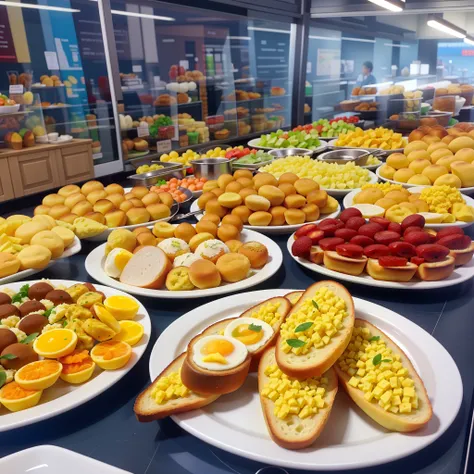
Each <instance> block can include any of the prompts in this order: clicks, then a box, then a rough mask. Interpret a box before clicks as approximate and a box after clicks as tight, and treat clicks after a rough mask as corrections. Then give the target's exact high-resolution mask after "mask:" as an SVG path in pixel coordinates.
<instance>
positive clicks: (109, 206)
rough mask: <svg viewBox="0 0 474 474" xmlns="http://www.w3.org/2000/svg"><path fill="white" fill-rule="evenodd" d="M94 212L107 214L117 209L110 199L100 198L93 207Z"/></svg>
mask: <svg viewBox="0 0 474 474" xmlns="http://www.w3.org/2000/svg"><path fill="white" fill-rule="evenodd" d="M92 209H93V210H94V212H100V213H101V214H107V212H110V211H113V210H114V209H116V207H115V205H114V203H113V202H112V201H109V200H108V199H99V200H98V201H97V202H96V203H95V204H94V205H93V207H92Z"/></svg>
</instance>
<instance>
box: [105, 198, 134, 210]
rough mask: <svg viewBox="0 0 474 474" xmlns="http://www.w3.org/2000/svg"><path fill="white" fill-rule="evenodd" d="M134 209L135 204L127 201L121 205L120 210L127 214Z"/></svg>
mask: <svg viewBox="0 0 474 474" xmlns="http://www.w3.org/2000/svg"><path fill="white" fill-rule="evenodd" d="M109 197H110V196H109ZM132 207H135V206H134V205H133V203H131V202H130V201H127V200H124V201H122V202H121V203H120V205H119V209H120V210H121V211H123V212H127V211H128V210H130V209H132Z"/></svg>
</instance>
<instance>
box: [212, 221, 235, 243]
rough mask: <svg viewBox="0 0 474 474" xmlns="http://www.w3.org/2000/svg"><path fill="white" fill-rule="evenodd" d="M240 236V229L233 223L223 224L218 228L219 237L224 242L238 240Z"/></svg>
mask: <svg viewBox="0 0 474 474" xmlns="http://www.w3.org/2000/svg"><path fill="white" fill-rule="evenodd" d="M239 236H240V231H239V229H238V228H237V227H235V225H232V224H221V225H220V226H219V227H218V229H217V237H218V238H219V239H220V240H222V242H227V241H228V240H237V239H238V238H239Z"/></svg>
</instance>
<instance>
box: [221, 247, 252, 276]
mask: <svg viewBox="0 0 474 474" xmlns="http://www.w3.org/2000/svg"><path fill="white" fill-rule="evenodd" d="M216 267H217V270H218V271H219V273H220V274H221V276H222V279H223V280H224V281H227V282H229V283H234V282H236V281H240V280H243V279H244V278H247V276H248V274H249V271H250V260H249V259H248V257H247V256H245V255H243V254H241V253H226V254H224V255H222V257H219V259H218V260H217V262H216Z"/></svg>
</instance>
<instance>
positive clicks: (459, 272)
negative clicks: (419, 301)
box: [287, 235, 474, 290]
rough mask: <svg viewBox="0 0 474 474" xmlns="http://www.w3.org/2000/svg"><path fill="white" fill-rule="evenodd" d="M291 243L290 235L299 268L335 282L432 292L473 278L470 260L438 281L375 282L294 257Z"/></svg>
mask: <svg viewBox="0 0 474 474" xmlns="http://www.w3.org/2000/svg"><path fill="white" fill-rule="evenodd" d="M293 242H294V235H291V236H290V238H289V239H288V243H287V249H288V253H289V254H290V256H291V258H293V260H296V261H297V262H298V263H299V264H300V265H301V266H303V267H305V268H307V269H308V270H312V271H313V272H315V273H319V274H321V275H324V276H327V277H329V278H334V279H335V280H342V281H348V282H350V283H358V284H359V285H366V286H377V287H379V288H392V289H394V290H434V289H437V288H446V287H447V286H453V285H457V284H459V283H462V282H463V281H467V280H470V279H471V278H472V277H474V259H471V261H470V262H469V263H468V264H466V265H462V266H461V267H456V268H455V270H454V272H453V273H452V274H451V275H450V276H449V278H445V279H444V280H439V281H422V280H416V279H415V278H414V279H413V280H412V281H408V282H400V281H383V280H375V279H374V278H372V277H371V276H370V275H368V274H367V273H362V275H359V276H354V275H347V274H346V273H341V272H336V271H335V270H330V269H329V268H326V267H325V266H324V265H317V264H316V263H313V262H310V261H309V260H306V259H304V258H300V257H295V256H294V255H293V254H292V252H291V246H292V244H293Z"/></svg>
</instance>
